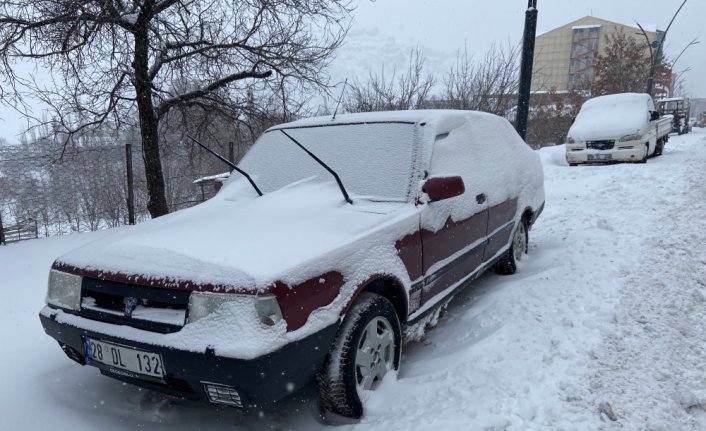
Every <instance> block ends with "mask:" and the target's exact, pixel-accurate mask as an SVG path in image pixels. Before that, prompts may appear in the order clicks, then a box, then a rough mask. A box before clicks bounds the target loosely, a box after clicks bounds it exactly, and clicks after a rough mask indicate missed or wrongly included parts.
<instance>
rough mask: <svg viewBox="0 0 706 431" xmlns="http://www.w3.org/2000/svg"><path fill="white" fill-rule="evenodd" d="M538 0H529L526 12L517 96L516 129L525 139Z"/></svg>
mask: <svg viewBox="0 0 706 431" xmlns="http://www.w3.org/2000/svg"><path fill="white" fill-rule="evenodd" d="M537 14H538V11H537V0H528V2H527V12H525V34H524V37H523V38H522V63H521V65H520V88H519V94H518V97H517V118H516V119H515V129H516V130H517V133H518V134H519V135H520V137H522V139H523V140H524V139H525V137H526V136H527V117H528V116H529V99H530V88H531V87H532V64H533V63H534V38H535V36H536V33H537Z"/></svg>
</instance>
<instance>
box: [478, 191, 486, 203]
mask: <svg viewBox="0 0 706 431" xmlns="http://www.w3.org/2000/svg"><path fill="white" fill-rule="evenodd" d="M476 202H478V203H479V204H482V203H483V202H485V193H481V194H479V195H476Z"/></svg>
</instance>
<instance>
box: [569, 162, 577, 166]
mask: <svg viewBox="0 0 706 431" xmlns="http://www.w3.org/2000/svg"><path fill="white" fill-rule="evenodd" d="M569 166H578V163H569Z"/></svg>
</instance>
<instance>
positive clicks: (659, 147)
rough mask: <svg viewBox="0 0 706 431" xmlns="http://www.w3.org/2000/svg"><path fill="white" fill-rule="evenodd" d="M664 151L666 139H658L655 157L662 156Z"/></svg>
mask: <svg viewBox="0 0 706 431" xmlns="http://www.w3.org/2000/svg"><path fill="white" fill-rule="evenodd" d="M662 151H664V139H660V140H658V141H657V147H656V148H655V153H654V155H653V156H654V157H657V156H661V155H662Z"/></svg>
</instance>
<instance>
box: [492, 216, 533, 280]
mask: <svg viewBox="0 0 706 431" xmlns="http://www.w3.org/2000/svg"><path fill="white" fill-rule="evenodd" d="M527 244H528V236H527V223H526V222H525V220H524V219H522V220H520V223H519V224H518V225H517V227H516V228H515V233H514V235H513V236H512V243H510V248H509V249H508V250H507V251H506V252H505V254H504V255H503V257H501V258H500V260H499V261H498V262H497V263H496V264H495V265H493V271H495V272H497V273H498V274H502V275H510V274H514V273H515V272H516V271H517V262H519V261H520V260H522V255H523V254H525V253H527Z"/></svg>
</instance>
